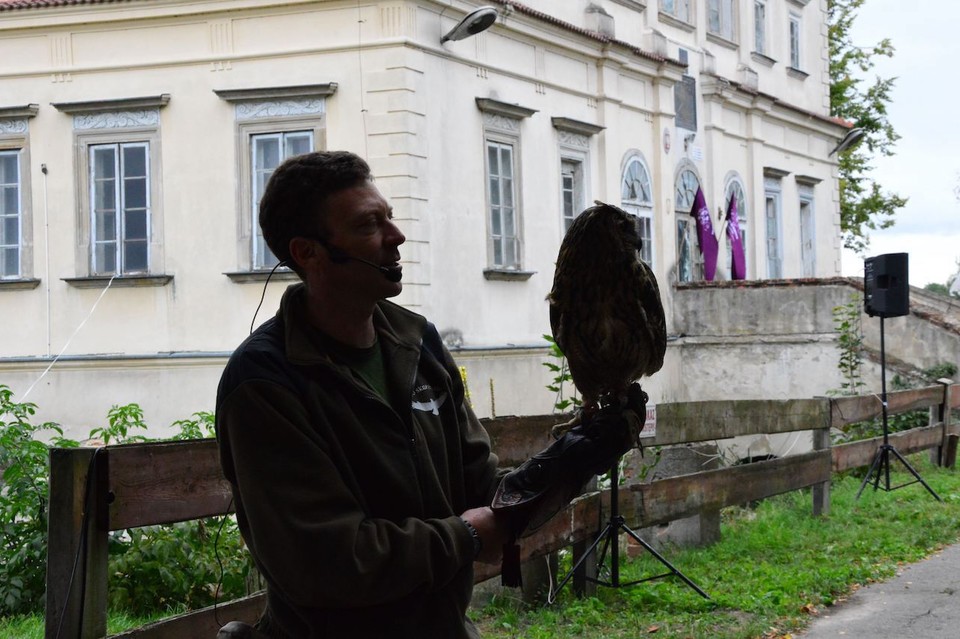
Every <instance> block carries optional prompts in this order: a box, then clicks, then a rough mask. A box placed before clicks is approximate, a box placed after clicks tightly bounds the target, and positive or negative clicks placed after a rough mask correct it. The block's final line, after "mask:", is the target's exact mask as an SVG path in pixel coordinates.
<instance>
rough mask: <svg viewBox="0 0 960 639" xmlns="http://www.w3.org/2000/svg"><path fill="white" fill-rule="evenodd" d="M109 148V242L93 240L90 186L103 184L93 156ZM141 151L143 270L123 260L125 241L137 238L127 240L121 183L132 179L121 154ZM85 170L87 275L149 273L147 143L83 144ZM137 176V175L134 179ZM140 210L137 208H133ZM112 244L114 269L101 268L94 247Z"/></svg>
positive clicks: (94, 228)
mask: <svg viewBox="0 0 960 639" xmlns="http://www.w3.org/2000/svg"><path fill="white" fill-rule="evenodd" d="M107 148H110V149H113V150H115V154H114V156H113V165H114V166H113V168H114V175H113V181H114V182H115V183H116V184H115V186H114V197H113V202H112V204H113V205H114V207H115V208H114V209H113V210H114V223H113V227H114V228H113V232H114V233H113V234H114V239H113V240H112V241H103V240H98V239H97V230H98V228H99V224H98V208H97V202H96V197H97V196H96V193H97V189H96V188H94V187H93V185H94V184H95V183H96V182H97V181H103V177H102V176H101V177H99V178H98V177H97V176H96V169H97V163H96V162H95V161H94V155H95V153H96V152H97V150H98V149H107ZM137 148H139V149H143V150H144V153H143V158H144V173H145V175H144V176H143V178H144V179H145V180H146V182H147V184H146V188H145V189H144V206H143V207H142V208H143V209H144V215H145V217H146V220H145V221H146V224H145V225H144V233H145V235H146V237H144V238H143V241H144V244H145V246H144V252H145V255H144V262H145V266H144V268H136V267H133V266H128V265H127V259H126V245H127V243H128V242H133V241H134V239H136V240H138V241H139V239H140V238H131V237H129V233H128V231H127V213H128V211H130V210H131V209H132V207H127V204H126V196H127V192H126V188H125V183H126V182H127V180H128V179H132V178H131V177H130V176H129V175H128V173H127V171H126V161H125V157H124V156H125V155H126V151H127V149H137ZM87 167H88V180H89V181H88V184H87V190H88V195H89V197H90V201H89V203H88V206H89V208H88V211H89V214H90V237H89V238H88V242H89V245H90V251H89V256H90V264H89V273H90V275H92V276H94V277H96V276H102V277H112V276H114V275H116V276H121V277H123V276H139V275H147V274H149V273H150V264H151V259H150V258H151V251H150V247H151V243H152V239H151V224H152V218H153V216H152V212H151V197H150V192H151V188H152V183H153V179H152V177H151V175H152V174H151V167H150V143H149V142H146V141H120V142H108V143H104V142H95V143H91V144H88V145H87ZM134 177H140V176H134ZM136 208H138V209H139V208H141V207H136ZM108 244H112V245H113V249H112V251H113V253H114V256H113V258H114V265H115V267H114V268H113V269H112V270H111V269H107V268H105V266H104V265H101V264H99V263H98V253H99V251H98V248H99V247H98V245H108Z"/></svg>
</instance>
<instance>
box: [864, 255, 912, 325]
mask: <svg viewBox="0 0 960 639" xmlns="http://www.w3.org/2000/svg"><path fill="white" fill-rule="evenodd" d="M908 268H909V267H908V262H907V254H906V253H886V254H884V255H877V256H875V257H868V258H867V259H865V260H864V261H863V291H864V302H863V305H864V309H865V310H866V311H867V315H869V316H871V317H876V316H880V317H900V316H901V315H908V314H909V313H910V284H909V282H908V279H907V273H908Z"/></svg>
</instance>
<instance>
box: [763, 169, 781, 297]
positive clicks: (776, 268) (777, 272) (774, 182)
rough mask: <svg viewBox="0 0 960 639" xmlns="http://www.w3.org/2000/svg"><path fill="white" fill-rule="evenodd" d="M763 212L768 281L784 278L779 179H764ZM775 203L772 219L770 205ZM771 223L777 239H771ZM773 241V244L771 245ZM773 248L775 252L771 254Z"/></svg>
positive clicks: (768, 177)
mask: <svg viewBox="0 0 960 639" xmlns="http://www.w3.org/2000/svg"><path fill="white" fill-rule="evenodd" d="M763 202H764V205H763V211H764V221H765V222H764V247H765V248H764V253H765V254H766V264H767V279H782V278H783V184H782V180H781V178H779V177H771V176H767V177H764V179H763ZM771 202H772V203H773V207H774V208H773V216H772V218H771V216H770V212H769V205H770V203H771ZM771 222H773V224H774V228H775V230H776V235H775V237H773V238H771V237H770V230H771ZM771 241H773V244H771ZM771 246H773V247H774V249H775V251H774V252H771V250H770V248H771Z"/></svg>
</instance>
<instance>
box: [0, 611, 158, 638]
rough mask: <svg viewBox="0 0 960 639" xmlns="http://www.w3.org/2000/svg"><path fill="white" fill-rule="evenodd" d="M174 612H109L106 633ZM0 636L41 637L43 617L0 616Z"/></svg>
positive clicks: (112, 632) (137, 626)
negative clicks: (146, 613) (137, 615)
mask: <svg viewBox="0 0 960 639" xmlns="http://www.w3.org/2000/svg"><path fill="white" fill-rule="evenodd" d="M174 614H177V613H175V612H170V613H166V612H162V613H157V614H156V615H152V616H150V617H135V616H132V615H128V614H125V613H116V614H111V615H110V617H109V619H107V634H110V635H114V634H117V633H120V632H123V631H124V630H130V629H131V628H139V627H140V626H143V625H145V624H148V623H151V622H153V621H156V620H157V619H162V618H164V617H168V616H171V615H174ZM0 637H2V638H3V639H43V617H42V616H40V615H31V616H23V617H0Z"/></svg>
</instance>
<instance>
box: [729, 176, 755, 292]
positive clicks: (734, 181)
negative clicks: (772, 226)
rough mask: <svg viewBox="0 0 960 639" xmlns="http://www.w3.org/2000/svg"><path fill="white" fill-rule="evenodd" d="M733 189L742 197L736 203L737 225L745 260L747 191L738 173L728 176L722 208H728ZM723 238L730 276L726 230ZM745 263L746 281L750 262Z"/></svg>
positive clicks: (731, 268)
mask: <svg viewBox="0 0 960 639" xmlns="http://www.w3.org/2000/svg"><path fill="white" fill-rule="evenodd" d="M735 188H739V189H740V194H741V196H742V197H741V198H740V200H741V201H739V202H738V203H737V224H738V225H739V227H740V242H741V243H742V244H743V252H744V258H746V257H747V253H748V252H749V251H748V248H747V247H748V246H749V245H748V239H747V238H749V237H750V235H749V233H748V230H749V221H750V216H749V214H748V211H747V205H748V203H747V190H746V189H745V188H744V186H743V180H742V179H741V177H740V174H738V173H734V174H732V175H730V176H729V177H728V178H727V180H726V186H724V189H723V206H725V207H729V205H730V194H731V193H732V192H733V190H734V189H735ZM727 213H728V211H726V210H724V212H723V219H724V220H726V219H727ZM723 236H724V238H725V241H726V249H727V268H728V272H729V273H731V274H732V273H733V251H732V249H731V246H730V238H729V236H727V233H726V230H724V233H723ZM745 261H746V267H747V272H746V279H750V265H751V260H749V259H746V260H745Z"/></svg>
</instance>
